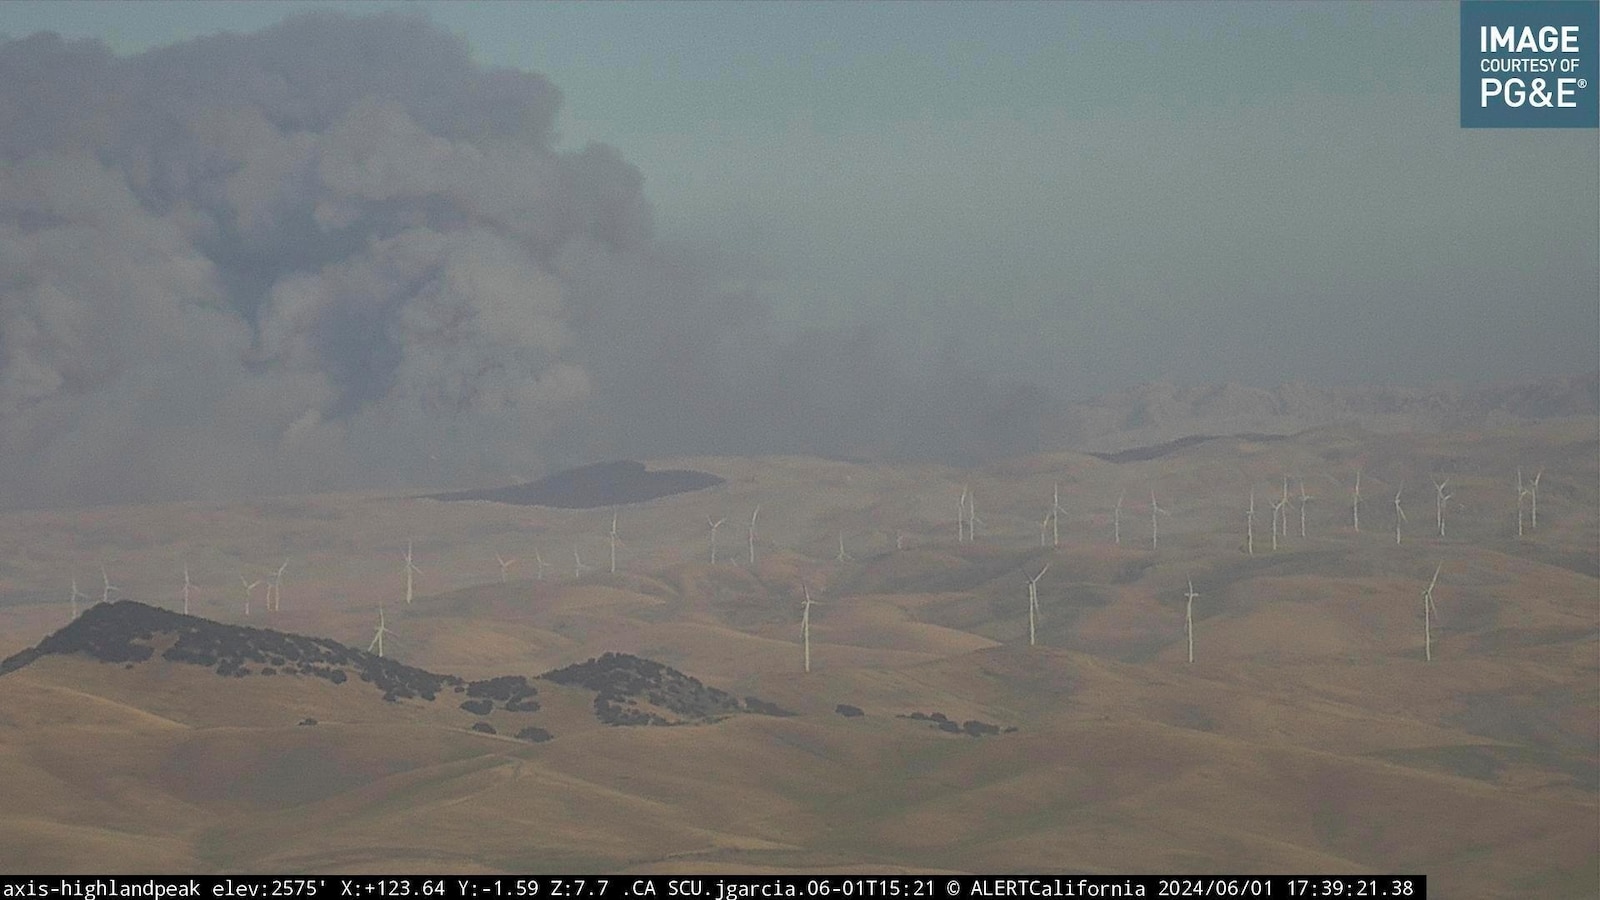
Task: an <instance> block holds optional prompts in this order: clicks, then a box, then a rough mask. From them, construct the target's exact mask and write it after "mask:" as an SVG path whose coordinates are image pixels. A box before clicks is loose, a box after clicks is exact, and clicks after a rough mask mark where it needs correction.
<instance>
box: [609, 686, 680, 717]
mask: <svg viewBox="0 0 1600 900" xmlns="http://www.w3.org/2000/svg"><path fill="white" fill-rule="evenodd" d="M638 706H639V701H637V700H635V699H633V698H632V697H624V696H622V695H621V694H613V693H611V692H609V691H602V692H600V693H598V694H596V695H595V697H594V717H595V718H596V719H599V720H600V723H601V724H603V725H671V724H673V723H672V722H670V721H668V720H667V719H665V718H663V717H661V716H658V715H656V714H655V713H653V712H650V711H649V710H644V709H639V708H638Z"/></svg>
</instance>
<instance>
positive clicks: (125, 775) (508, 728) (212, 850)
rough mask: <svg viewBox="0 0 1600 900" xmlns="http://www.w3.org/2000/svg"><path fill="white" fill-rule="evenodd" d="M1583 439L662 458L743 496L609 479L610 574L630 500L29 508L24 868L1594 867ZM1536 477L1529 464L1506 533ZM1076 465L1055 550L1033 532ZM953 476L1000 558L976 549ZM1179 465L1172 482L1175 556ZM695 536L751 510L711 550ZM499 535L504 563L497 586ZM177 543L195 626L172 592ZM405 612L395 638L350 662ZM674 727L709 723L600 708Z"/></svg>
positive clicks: (16, 595)
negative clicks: (408, 588)
mask: <svg viewBox="0 0 1600 900" xmlns="http://www.w3.org/2000/svg"><path fill="white" fill-rule="evenodd" d="M1592 425H1593V423H1592V422H1587V423H1585V422H1577V421H1564V420H1556V421H1550V422H1545V423H1539V424H1535V425H1531V426H1519V427H1517V428H1511V429H1505V430H1500V431H1458V432H1440V433H1430V434H1421V435H1417V434H1410V435H1408V434H1376V433H1369V432H1364V431H1361V430H1359V429H1353V428H1347V427H1340V428H1331V429H1321V430H1315V431H1311V432H1306V433H1302V434H1298V435H1295V436H1292V437H1285V438H1282V439H1274V440H1264V439H1260V438H1251V437H1249V436H1245V437H1234V438H1215V439H1209V440H1205V441H1196V442H1189V443H1185V444H1183V445H1181V446H1176V447H1173V448H1170V449H1169V450H1167V451H1165V452H1163V453H1160V454H1155V455H1150V456H1148V457H1147V458H1146V457H1139V458H1133V457H1128V458H1126V460H1127V461H1124V462H1116V461H1112V460H1110V459H1103V458H1096V457H1093V456H1089V455H1087V454H1079V453H1071V452H1065V451H1063V452H1060V453H1053V454H1047V455H1041V456H1036V457H1027V458H1021V459H1015V460H1008V461H1005V462H1003V463H996V464H994V465H991V466H987V467H984V468H982V469H976V470H972V471H957V470H951V469H946V468H943V467H938V466H890V465H878V464H865V463H846V462H839V461H828V460H818V459H808V458H799V457H789V458H766V459H734V458H694V459H681V460H663V461H660V462H659V463H652V465H653V466H654V465H661V466H671V467H679V468H685V469H693V470H698V471H704V472H710V473H714V474H715V475H716V476H718V477H720V478H722V479H724V481H723V483H722V484H719V485H715V486H712V487H708V488H705V489H703V490H698V491H695V492H693V493H688V494H679V495H674V496H669V497H661V498H658V499H654V500H650V501H647V502H641V503H634V504H625V505H622V506H620V507H617V508H616V509H615V511H616V513H617V515H618V522H619V526H618V528H619V537H620V539H621V543H620V546H619V550H618V571H617V572H615V573H612V572H610V571H608V569H609V566H608V565H607V551H608V549H609V548H608V546H607V539H608V534H607V532H608V530H609V525H610V521H611V514H612V512H613V510H612V509H597V510H590V511H583V510H569V509H552V508H543V507H526V506H509V505H505V504H498V503H492V502H466V503H461V502H454V503H444V502H438V501H433V500H427V499H418V498H394V497H384V496H377V495H318V496H307V497H295V498H282V499H278V500H263V501H258V502H256V503H251V504H238V505H206V504H178V505H166V506H148V507H107V508H99V509H87V510H79V511H55V512H25V513H12V514H6V515H3V516H0V540H3V541H5V542H6V544H5V545H6V546H9V547H13V548H15V550H14V551H13V552H12V553H11V554H10V555H9V557H8V559H7V561H6V563H5V564H4V566H3V567H0V651H4V652H6V653H10V654H12V656H11V658H10V659H9V660H8V661H7V662H6V663H5V664H4V668H5V669H6V670H7V671H6V672H5V674H4V675H0V773H3V774H0V793H3V795H4V796H6V797H7V803H6V804H5V806H4V808H3V809H0V846H4V847H6V848H8V851H7V853H6V854H4V855H3V856H0V860H3V862H0V868H4V869H6V870H7V871H86V872H87V871H98V872H105V871H196V872H203V871H216V872H222V871H261V872H268V871H278V872H282V871H295V872H300V871H305V872H352V871H386V870H387V871H401V870H409V871H451V872H472V871H500V872H516V871H526V872H534V871H555V870H567V871H582V870H590V871H607V872H627V871H655V872H672V871H676V872H683V871H795V872H805V871H856V872H862V871H885V872H888V871H907V870H913V871H982V872H1039V871H1060V872H1133V871H1138V872H1147V871H1148V872H1267V871H1271V872H1326V871H1340V872H1371V873H1379V872H1422V873H1426V874H1428V875H1429V876H1430V878H1431V879H1432V881H1431V884H1432V885H1433V888H1434V890H1435V892H1436V893H1437V894H1438V895H1439V896H1450V897H1523V896H1529V895H1538V896H1548V897H1582V896H1590V895H1592V893H1593V890H1594V888H1595V886H1596V885H1597V884H1600V853H1597V850H1596V848H1597V847H1600V824H1597V823H1600V802H1597V795H1600V653H1597V650H1600V604H1597V603H1596V597H1597V596H1600V551H1597V549H1596V547H1597V546H1600V442H1597V441H1596V439H1595V437H1594V432H1593V428H1592ZM1518 466H1522V467H1524V468H1525V469H1527V470H1528V471H1534V470H1537V469H1539V468H1543V469H1544V476H1543V481H1542V483H1541V484H1542V486H1541V491H1540V495H1539V525H1538V528H1537V529H1532V528H1530V529H1528V530H1527V531H1526V533H1525V534H1524V535H1523V536H1522V537H1520V538H1519V537H1518V536H1517V534H1516V531H1515V524H1516V519H1515V511H1516V506H1515V504H1516V496H1515V491H1514V483H1515V482H1514V477H1515V470H1516V468H1517V467H1518ZM1357 467H1360V468H1362V470H1363V473H1364V480H1363V483H1362V487H1363V495H1362V497H1363V506H1362V510H1361V517H1362V529H1361V530H1360V531H1356V530H1355V529H1354V528H1353V527H1352V517H1351V508H1350V504H1351V502H1352V500H1353V498H1352V496H1351V493H1350V486H1351V476H1352V475H1353V473H1354V470H1355V469H1356V468H1357ZM1286 474H1287V475H1289V476H1291V482H1290V483H1291V485H1292V487H1293V491H1292V493H1293V496H1295V497H1296V498H1297V497H1298V495H1299V486H1300V479H1301V478H1303V479H1304V483H1305V485H1306V486H1307V493H1308V494H1309V495H1312V496H1313V498H1314V499H1313V500H1312V501H1311V503H1310V504H1309V505H1308V507H1307V510H1306V515H1307V535H1306V536H1305V537H1302V536H1301V534H1300V530H1299V524H1300V519H1299V507H1300V504H1299V502H1298V500H1296V501H1295V502H1294V503H1293V506H1292V509H1293V510H1294V515H1293V517H1292V519H1291V527H1290V528H1289V531H1288V533H1287V534H1283V535H1280V536H1279V549H1278V550H1276V551H1273V550H1271V549H1270V545H1269V543H1268V541H1267V539H1266V524H1265V523H1266V519H1267V516H1266V515H1265V514H1262V515H1260V516H1259V517H1258V519H1257V524H1256V527H1257V534H1256V545H1255V552H1254V553H1253V554H1251V553H1248V552H1246V548H1245V542H1244V506H1245V499H1246V496H1247V493H1248V491H1250V490H1251V489H1254V490H1255V491H1256V492H1257V494H1258V502H1259V501H1261V500H1262V499H1276V497H1277V492H1278V491H1279V490H1280V489H1281V482H1282V479H1283V477H1284V476H1285V475H1286ZM1444 477H1448V478H1449V479H1450V487H1451V490H1452V491H1453V493H1454V497H1453V498H1452V500H1451V501H1450V503H1449V505H1448V506H1447V507H1446V509H1445V510H1444V511H1443V515H1444V516H1445V517H1446V519H1447V525H1448V528H1447V534H1448V537H1441V536H1439V534H1438V528H1437V523H1436V521H1435V517H1436V510H1435V509H1434V508H1433V507H1434V506H1435V497H1434V496H1433V495H1434V493H1435V492H1434V490H1433V486H1432V484H1431V483H1430V479H1435V480H1437V479H1439V478H1444ZM1057 482H1059V483H1060V485H1061V496H1062V504H1063V507H1064V508H1065V509H1066V513H1065V514H1064V515H1063V518H1062V521H1061V523H1060V526H1061V534H1062V542H1061V546H1059V547H1056V546H1041V540H1040V535H1041V528H1040V519H1039V517H1040V516H1041V515H1043V514H1044V513H1045V512H1046V511H1047V510H1048V508H1049V503H1050V496H1051V492H1052V489H1053V487H1054V485H1055V484H1056V483H1057ZM963 486H966V487H967V488H968V489H970V490H971V492H972V495H973V496H974V497H976V502H977V509H978V514H979V517H980V520H981V521H980V524H979V528H978V533H977V539H976V541H973V542H967V541H961V542H957V541H956V536H955V533H954V531H955V529H954V518H955V513H956V505H957V503H956V501H957V497H958V495H959V494H960V493H961V491H962V489H963ZM1152 490H1154V491H1156V492H1157V494H1158V496H1159V497H1160V498H1161V499H1160V502H1161V505H1162V506H1163V507H1164V508H1167V509H1169V510H1171V515H1170V517H1167V518H1164V519H1162V520H1161V523H1160V527H1161V542H1160V548H1159V549H1158V550H1152V549H1151V548H1150V541H1149V538H1150V534H1149V528H1150V520H1149V515H1150V514H1149V509H1148V500H1147V499H1146V498H1148V496H1149V493H1150V491H1152ZM1396 490H1403V492H1404V493H1403V498H1404V503H1405V504H1406V506H1405V509H1406V511H1407V512H1408V517H1407V520H1406V521H1405V522H1402V523H1401V524H1402V540H1401V542H1400V543H1398V544H1397V543H1396V542H1395V536H1394V530H1393V527H1394V514H1393V505H1392V498H1393V495H1394V493H1395V492H1396ZM1119 496H1121V497H1122V506H1121V508H1120V510H1119V509H1117V507H1116V503H1117V501H1118V498H1119ZM757 504H759V505H760V509H761V511H760V513H759V517H758V518H757V519H756V527H755V529H754V534H753V535H751V534H749V533H748V531H749V529H748V527H747V523H749V522H750V519H751V515H752V511H753V510H754V509H755V508H756V506H757ZM1260 509H1264V507H1260V508H1258V511H1259V510H1260ZM708 518H709V519H712V520H713V521H714V520H716V519H726V524H725V525H724V526H723V529H722V531H721V533H720V535H719V537H720V539H721V541H722V543H721V544H720V546H719V553H718V562H717V564H716V565H712V564H711V562H710V553H709V539H710V533H709V528H708V527H707V524H706V523H707V520H708ZM736 525H737V527H735V526H736ZM1114 532H1115V534H1116V536H1117V537H1120V543H1119V542H1118V541H1116V540H1114V539H1113V535H1114ZM841 536H843V538H844V540H845V541H846V546H847V548H848V556H849V557H850V558H849V559H847V560H844V561H840V560H838V559H836V556H837V553H838V543H839V540H840V537H841ZM408 541H414V543H415V550H416V555H417V559H418V565H419V566H420V568H421V569H422V570H423V574H422V575H420V576H418V588H419V591H420V595H419V596H418V598H417V600H416V602H415V603H413V604H411V605H406V604H404V603H403V602H401V601H398V600H397V599H396V598H397V597H398V596H399V591H400V585H401V583H402V582H401V574H402V568H401V566H402V565H403V560H402V554H403V551H404V548H405V546H406V544H407V542H408ZM574 550H577V551H579V552H581V554H582V557H583V559H584V560H585V561H586V562H587V564H588V565H589V566H591V567H592V568H591V569H590V570H589V571H586V572H583V573H582V574H581V575H578V576H575V573H574V569H575V568H576V567H575V566H574V565H573V551H574ZM497 553H499V554H502V555H503V556H504V557H506V558H510V557H513V556H515V557H516V558H517V559H518V560H519V562H518V564H517V567H516V568H514V569H513V570H512V571H511V572H510V573H508V574H507V577H506V580H505V581H504V582H502V581H501V571H500V567H499V566H498V565H497V563H496V562H495V558H494V557H495V554H497ZM535 554H537V556H536V555H535ZM285 558H287V559H288V560H289V567H288V569H287V571H288V573H289V574H288V575H287V576H286V578H285V582H284V588H283V604H282V607H283V608H282V610H281V611H278V612H274V613H271V614H269V615H267V616H262V615H260V614H259V613H258V614H257V615H254V616H252V617H250V618H248V619H247V618H245V617H244V616H243V615H242V612H241V600H242V595H241V590H240V587H239V583H238V577H239V575H240V574H241V573H243V574H247V575H252V576H254V575H258V574H261V573H270V572H271V571H274V570H276V569H277V567H278V565H279V564H280V563H281V562H282V561H283V560H284V559H285ZM536 559H540V560H543V561H544V562H545V563H546V565H545V566H542V567H536V566H535V564H534V560H536ZM184 563H187V564H188V565H189V567H190V569H191V571H192V572H193V573H195V575H196V583H197V585H198V588H197V595H196V596H195V597H194V599H193V602H192V604H191V608H192V611H193V612H195V613H196V615H194V616H184V615H182V614H180V613H176V612H173V611H171V610H172V608H174V607H176V606H178V604H179V603H180V600H179V594H178V589H179V588H180V587H181V585H182V581H181V577H179V578H177V579H175V578H174V573H179V574H180V576H181V572H180V569H181V566H182V565H183V564H184ZM1047 563H1048V564H1049V566H1050V569H1049V571H1048V573H1047V575H1046V576H1045V577H1044V578H1042V579H1041V580H1040V582H1039V595H1040V619H1039V622H1038V643H1037V646H1029V644H1028V617H1027V604H1026V586H1027V580H1028V579H1030V578H1032V577H1034V576H1035V575H1036V574H1037V573H1038V572H1039V570H1040V569H1041V568H1042V567H1043V566H1044V565H1045V564H1047ZM102 564H103V565H105V566H106V567H107V570H108V572H109V574H110V578H112V579H114V580H115V582H116V583H117V584H122V585H125V586H127V587H128V589H129V590H128V594H129V595H130V596H134V597H138V598H141V599H143V600H145V601H146V603H143V604H136V603H113V604H104V605H96V606H93V607H92V608H90V609H88V610H87V611H86V612H85V613H84V614H83V615H82V616H81V617H80V618H79V619H77V620H75V621H70V622H69V620H68V609H67V602H66V601H67V596H66V586H67V579H68V577H72V576H73V575H74V574H75V576H76V577H78V578H79V580H80V581H84V582H87V581H88V580H89V575H90V573H93V574H94V575H95V576H96V577H97V576H98V566H100V565H102ZM1435 566H1440V567H1441V576H1440V581H1439V584H1438V586H1437V588H1436V590H1435V594H1434V596H1435V600H1436V604H1437V607H1438V615H1437V618H1436V619H1435V620H1434V621H1433V622H1432V623H1431V624H1432V626H1433V629H1434V630H1433V632H1432V635H1431V642H1432V652H1433V659H1432V661H1431V662H1430V661H1427V660H1425V659H1424V658H1423V652H1422V649H1423V638H1424V636H1423V633H1422V629H1423V621H1422V607H1421V593H1422V590H1423V588H1425V587H1426V586H1427V584H1428V579H1429V576H1430V575H1431V574H1432V573H1433V571H1434V568H1435ZM1191 580H1192V581H1193V584H1194V586H1195V590H1196V591H1197V592H1198V593H1199V597H1198V598H1197V599H1196V601H1195V605H1194V607H1195V608H1194V622H1195V645H1196V657H1195V662H1194V663H1193V664H1190V663H1188V662H1187V654H1186V634H1185V625H1184V597H1183V592H1184V590H1185V588H1186V585H1187V584H1188V583H1189V581H1191ZM37 585H50V586H52V587H51V589H50V593H51V595H52V596H51V597H50V598H49V599H43V598H41V597H40V593H41V591H40V589H39V588H38V587H36V586H37ZM56 585H59V587H60V592H59V597H57V596H56V595H55V594H56V591H55V587H54V586H56ZM807 589H808V590H809V591H810V592H811V593H812V595H813V596H814V597H815V599H816V600H817V601H818V602H817V604H816V606H815V607H814V608H813V610H812V614H811V616H812V618H811V641H812V657H813V670H812V671H811V672H810V673H802V672H801V671H799V669H800V648H799V645H798V642H799V637H800V635H799V619H800V601H801V597H802V595H803V592H804V590H807ZM380 604H382V605H384V606H385V608H386V612H387V614H388V619H387V622H388V625H389V626H391V627H392V629H393V631H392V635H393V636H392V639H391V643H390V644H389V646H388V649H389V656H388V658H384V659H379V658H378V657H376V656H373V655H371V654H366V653H364V652H362V651H359V650H356V649H353V648H354V647H362V646H366V643H367V641H369V640H370V639H371V636H372V630H373V627H374V626H375V625H376V624H377V616H376V607H377V606H379V605H380ZM157 607H160V608H157ZM63 625H64V626H65V627H63ZM246 625H249V626H252V627H250V628H245V627H244V626H246ZM263 625H264V626H267V627H260V626H263ZM30 648H33V649H30ZM17 654H20V655H17ZM135 657H137V658H135ZM277 659H282V660H283V662H282V663H281V664H280V663H278V662H276V660H277ZM130 666H131V668H130ZM266 668H273V669H274V670H275V671H274V674H272V675H266V674H264V672H265V669H266ZM244 669H248V670H249V671H248V672H245V673H244V674H243V675H241V674H240V671H241V670H244ZM323 670H326V671H323ZM333 671H339V672H342V673H344V679H343V680H342V682H339V683H336V681H335V679H334V678H333V677H332V675H331V672H333ZM440 672H448V673H453V674H450V675H439V674H433V673H440ZM682 672H692V673H694V676H693V677H691V676H687V675H683V674H681V673H682ZM539 673H543V674H542V675H541V674H539ZM700 678H704V679H705V681H704V682H701V681H699V680H698V679H700ZM713 685H714V687H713ZM458 691H459V692H458ZM430 694H431V695H432V697H433V699H431V700H430V699H427V698H428V696H429V695H430ZM386 698H388V699H386ZM474 701H479V702H477V703H475V705H474V706H473V707H468V708H463V707H462V704H463V703H472V702H474ZM482 701H487V702H488V704H489V705H488V708H487V709H485V708H484V707H483V705H482ZM629 701H631V703H630V702H629ZM534 705H536V706H537V708H536V709H530V708H512V707H514V706H515V707H531V706H534ZM475 710H481V711H482V712H478V711H475ZM597 712H598V713H599V715H597ZM847 712H848V713H849V714H846V713H847ZM857 712H859V715H858V714H855V713H857ZM307 719H315V720H316V722H317V724H316V725H315V726H309V725H301V724H299V723H300V722H302V721H305V720H307ZM658 719H659V720H661V721H666V722H680V723H685V724H682V725H679V726H675V727H619V726H618V725H616V724H607V723H608V722H613V723H615V722H632V721H638V722H648V721H655V720H658ZM713 720H714V721H713ZM969 723H970V727H969ZM477 724H483V725H486V726H488V727H490V728H493V730H494V733H488V732H487V731H486V730H480V731H474V730H472V729H473V726H474V725H477ZM529 727H536V728H539V729H541V730H542V732H529V736H530V738H532V737H538V738H540V739H538V740H533V739H523V740H518V739H517V738H516V735H517V734H518V733H520V732H521V731H522V729H524V728H529ZM1013 729H1014V730H1013ZM545 735H548V739H545Z"/></svg>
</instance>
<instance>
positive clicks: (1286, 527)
mask: <svg viewBox="0 0 1600 900" xmlns="http://www.w3.org/2000/svg"><path fill="white" fill-rule="evenodd" d="M1279 499H1281V500H1282V501H1283V508H1284V510H1285V512H1284V513H1283V516H1282V518H1281V520H1280V521H1282V522H1283V524H1282V525H1281V526H1280V527H1281V528H1283V536H1284V537H1288V536H1289V513H1288V511H1287V510H1288V508H1289V476H1288V475H1285V476H1283V496H1282V497H1280V498H1279Z"/></svg>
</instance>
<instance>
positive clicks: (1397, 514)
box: [1394, 481, 1406, 544]
mask: <svg viewBox="0 0 1600 900" xmlns="http://www.w3.org/2000/svg"><path fill="white" fill-rule="evenodd" d="M1405 489H1406V483H1405V482H1403V481H1402V482H1400V486H1399V487H1398V488H1395V492H1394V542H1395V543H1396V544H1398V543H1400V523H1401V522H1404V521H1405V520H1406V511H1405V510H1403V509H1401V508H1400V492H1401V491H1403V490H1405Z"/></svg>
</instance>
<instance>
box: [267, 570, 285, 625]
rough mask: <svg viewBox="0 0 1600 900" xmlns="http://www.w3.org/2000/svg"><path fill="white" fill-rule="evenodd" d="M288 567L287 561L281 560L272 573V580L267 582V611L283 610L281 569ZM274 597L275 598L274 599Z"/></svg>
mask: <svg viewBox="0 0 1600 900" xmlns="http://www.w3.org/2000/svg"><path fill="white" fill-rule="evenodd" d="M287 568H289V561H288V560H287V559H286V560H284V561H283V565H281V566H279V567H278V571H277V572H274V573H273V575H272V580H271V581H269V582H267V612H281V611H282V610H283V570H284V569H287ZM274 598H276V599H274Z"/></svg>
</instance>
